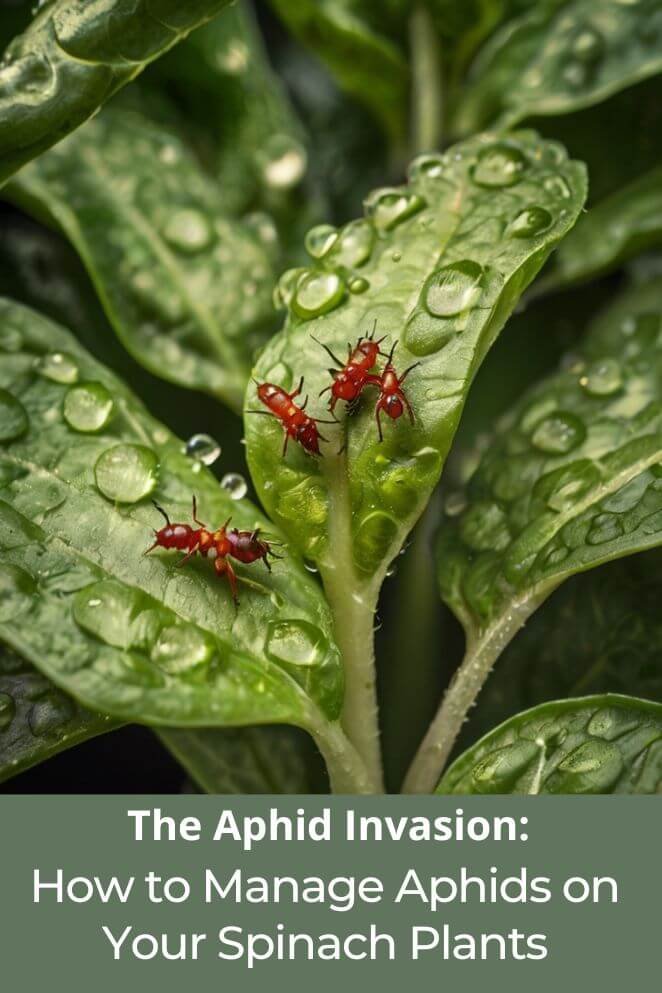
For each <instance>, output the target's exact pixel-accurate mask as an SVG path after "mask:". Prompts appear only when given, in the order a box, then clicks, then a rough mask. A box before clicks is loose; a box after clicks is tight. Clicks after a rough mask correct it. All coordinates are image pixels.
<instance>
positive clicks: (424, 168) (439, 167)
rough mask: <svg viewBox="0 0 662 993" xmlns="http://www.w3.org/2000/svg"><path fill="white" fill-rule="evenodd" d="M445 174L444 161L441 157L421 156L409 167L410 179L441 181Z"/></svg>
mask: <svg viewBox="0 0 662 993" xmlns="http://www.w3.org/2000/svg"><path fill="white" fill-rule="evenodd" d="M443 174H444V160H443V158H442V156H441V155H419V156H418V158H415V159H414V161H413V162H412V163H411V165H410V166H409V178H410V179H411V180H412V181H413V182H415V181H416V180H417V179H440V178H441V176H443Z"/></svg>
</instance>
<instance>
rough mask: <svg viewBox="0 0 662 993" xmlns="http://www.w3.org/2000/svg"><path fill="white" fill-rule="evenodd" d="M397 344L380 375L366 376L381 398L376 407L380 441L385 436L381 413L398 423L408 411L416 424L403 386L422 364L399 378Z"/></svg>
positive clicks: (416, 363)
mask: <svg viewBox="0 0 662 993" xmlns="http://www.w3.org/2000/svg"><path fill="white" fill-rule="evenodd" d="M396 345H397V342H393V345H392V347H391V351H390V352H389V354H388V357H387V359H386V365H385V366H384V369H383V371H382V372H381V373H380V375H378V376H375V375H368V376H366V381H365V382H366V386H376V387H377V388H378V390H379V397H378V398H377V403H376V405H375V419H376V421H377V430H378V431H379V440H380V441H383V440H384V435H383V433H382V425H381V421H380V419H379V415H380V413H381V412H382V411H383V412H384V413H385V414H386V415H387V416H388V417H390V418H391V420H393V421H396V420H397V419H398V417H402V415H403V413H404V411H405V410H406V411H407V413H408V414H409V417H410V420H411V422H412V424H414V423H415V417H414V411H413V410H412V409H411V404H410V403H409V400H408V399H407V397H406V396H405V392H404V390H403V389H402V384H403V383H404V381H405V379H406V378H407V376H408V375H409V373H410V372H411V371H412V369H415V368H416V366H417V365H420V364H421V363H420V362H414V364H413V365H410V366H409V368H408V369H405V371H404V372H403V373H402V375H401V376H398V374H397V372H396V370H395V367H394V365H393V353H394V351H395V347H396Z"/></svg>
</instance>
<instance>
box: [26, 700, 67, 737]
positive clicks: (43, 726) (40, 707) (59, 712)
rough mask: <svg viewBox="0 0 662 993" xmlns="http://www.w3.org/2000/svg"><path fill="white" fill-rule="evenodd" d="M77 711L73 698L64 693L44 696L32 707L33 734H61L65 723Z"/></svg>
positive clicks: (30, 723) (44, 735)
mask: <svg viewBox="0 0 662 993" xmlns="http://www.w3.org/2000/svg"><path fill="white" fill-rule="evenodd" d="M75 713H76V706H75V704H74V702H73V700H70V699H69V697H66V696H65V695H64V693H58V692H55V691H54V692H53V693H49V694H48V695H47V696H45V697H42V698H41V700H37V702H36V703H35V704H34V705H33V706H32V707H31V708H30V713H29V714H28V724H29V726H30V731H31V732H32V734H33V735H35V736H36V737H40V738H45V737H48V736H49V735H52V734H59V733H60V729H61V728H62V725H63V724H68V723H69V721H70V720H71V719H72V718H73V716H74V714H75Z"/></svg>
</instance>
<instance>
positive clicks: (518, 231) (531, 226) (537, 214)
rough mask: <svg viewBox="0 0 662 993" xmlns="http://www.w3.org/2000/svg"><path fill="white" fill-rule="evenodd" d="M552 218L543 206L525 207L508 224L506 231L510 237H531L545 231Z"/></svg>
mask: <svg viewBox="0 0 662 993" xmlns="http://www.w3.org/2000/svg"><path fill="white" fill-rule="evenodd" d="M552 220H553V218H552V215H551V214H550V212H549V211H548V210H545V208H544V207H526V208H525V209H524V210H522V211H520V213H519V214H518V215H517V217H516V218H515V219H514V220H513V221H512V222H511V223H510V224H509V225H508V228H507V230H506V233H507V234H509V235H510V236H511V237H512V238H532V237H533V236H534V235H536V234H541V232H543V231H546V230H547V228H549V227H550V226H551V224H552Z"/></svg>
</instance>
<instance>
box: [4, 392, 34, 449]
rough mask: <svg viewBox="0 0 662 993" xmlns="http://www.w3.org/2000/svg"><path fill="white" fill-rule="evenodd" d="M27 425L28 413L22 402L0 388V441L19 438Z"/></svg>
mask: <svg viewBox="0 0 662 993" xmlns="http://www.w3.org/2000/svg"><path fill="white" fill-rule="evenodd" d="M28 426H29V420H28V414H27V411H26V410H25V407H24V406H23V404H22V403H20V401H19V400H17V399H16V397H15V396H13V394H11V393H9V392H8V391H7V390H2V389H0V442H3V441H5V442H6V441H14V439H15V438H20V437H21V435H23V434H25V432H26V431H27V429H28Z"/></svg>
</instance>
